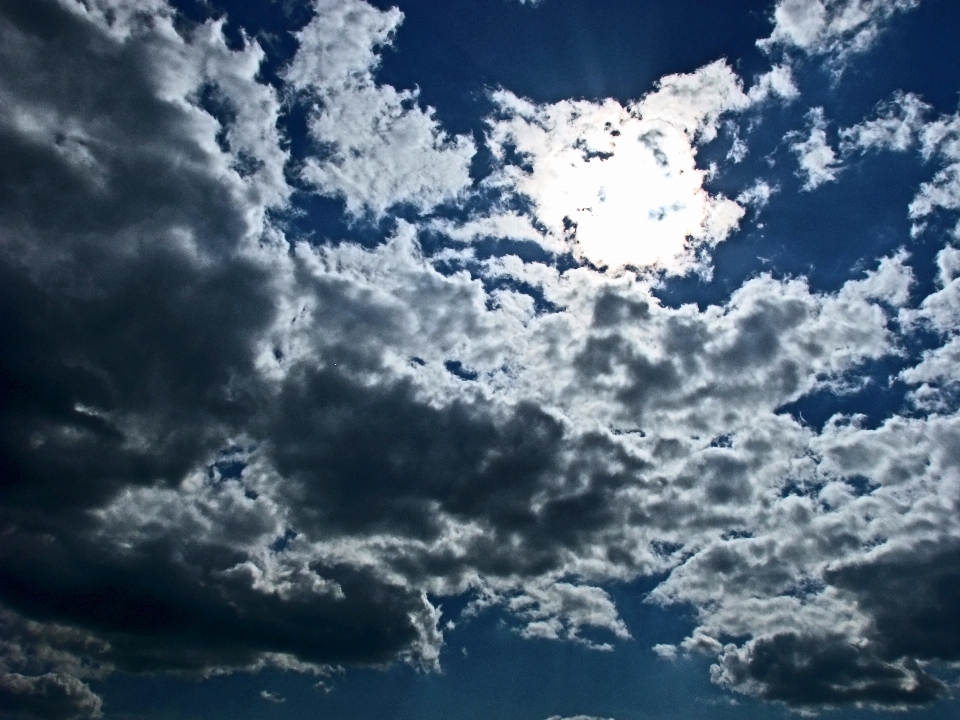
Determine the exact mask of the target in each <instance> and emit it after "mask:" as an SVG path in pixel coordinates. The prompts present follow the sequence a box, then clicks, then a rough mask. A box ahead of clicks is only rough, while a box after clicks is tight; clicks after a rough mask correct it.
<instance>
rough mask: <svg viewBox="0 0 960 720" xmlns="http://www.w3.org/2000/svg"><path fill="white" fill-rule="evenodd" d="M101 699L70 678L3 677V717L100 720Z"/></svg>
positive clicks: (0, 686) (0, 708) (0, 706)
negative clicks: (88, 719)
mask: <svg viewBox="0 0 960 720" xmlns="http://www.w3.org/2000/svg"><path fill="white" fill-rule="evenodd" d="M102 705H103V702H102V700H101V699H100V697H99V696H97V695H96V694H94V693H93V692H92V691H91V690H90V688H89V687H88V686H87V685H86V684H85V683H83V682H81V681H80V680H77V678H75V677H71V676H69V675H59V674H57V673H47V674H46V675H40V676H38V677H28V676H25V675H20V674H18V673H9V674H0V713H10V714H11V715H12V716H13V717H17V718H36V719H37V720H71V718H91V717H92V718H95V717H100V715H101V714H102V713H101V710H100V709H101V707H102Z"/></svg>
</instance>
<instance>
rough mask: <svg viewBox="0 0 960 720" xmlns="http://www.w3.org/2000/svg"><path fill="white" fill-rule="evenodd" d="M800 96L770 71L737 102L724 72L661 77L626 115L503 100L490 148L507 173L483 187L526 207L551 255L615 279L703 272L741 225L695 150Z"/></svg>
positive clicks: (611, 107) (594, 106)
mask: <svg viewBox="0 0 960 720" xmlns="http://www.w3.org/2000/svg"><path fill="white" fill-rule="evenodd" d="M796 92H797V91H796V88H795V87H794V85H793V81H792V77H791V74H790V71H789V69H788V68H784V67H777V68H775V69H774V70H772V71H771V72H769V73H767V74H765V75H763V76H762V77H761V78H760V79H759V80H758V81H757V83H756V85H755V86H754V87H753V88H751V90H750V92H749V94H748V93H745V92H744V90H743V87H742V82H741V81H740V79H739V78H738V77H737V75H736V74H735V73H734V72H733V71H732V70H731V69H730V67H729V66H728V65H727V64H726V63H725V62H723V61H718V62H715V63H712V64H710V65H707V66H705V67H702V68H700V69H699V70H697V71H696V72H693V73H689V74H686V75H669V76H667V77H664V78H662V79H661V80H660V82H659V84H658V87H657V88H656V90H655V91H653V92H651V93H649V94H647V95H646V96H644V97H643V98H642V99H641V100H640V101H638V102H636V103H633V104H630V105H628V106H627V107H623V106H621V105H620V104H619V103H617V102H616V101H614V100H606V101H605V102H602V103H593V102H588V101H562V102H559V103H555V104H552V105H544V106H537V105H534V104H533V103H530V102H528V101H526V100H523V99H521V98H518V97H516V96H515V95H513V94H512V93H510V92H509V91H505V90H501V91H499V92H496V93H495V94H494V101H495V103H496V105H497V110H498V116H497V117H496V118H495V119H494V120H493V121H492V123H491V126H490V132H489V137H488V141H489V143H490V146H491V149H492V150H493V152H494V153H495V154H496V156H497V157H498V159H499V160H500V161H501V162H503V163H504V165H503V167H502V169H501V170H500V171H499V172H498V173H496V174H495V175H494V176H493V177H492V178H490V179H489V180H488V182H489V183H490V184H491V185H494V186H498V187H501V188H507V189H509V190H511V191H513V192H516V193H519V194H520V195H521V196H523V197H526V198H529V200H530V201H532V203H533V208H534V214H535V216H536V220H537V221H538V222H539V223H540V224H541V225H542V226H543V227H544V228H545V229H546V231H547V232H546V234H545V236H544V237H543V238H541V239H540V241H541V242H542V243H543V244H545V246H546V247H547V248H548V249H550V250H554V251H556V250H562V249H564V248H565V246H571V245H572V249H573V251H574V252H575V254H576V255H577V256H578V257H580V258H583V259H585V260H587V261H589V262H591V263H593V264H594V265H596V266H600V267H610V268H611V269H615V268H618V267H623V266H630V267H634V268H647V267H656V268H658V269H661V270H665V271H666V272H667V273H669V274H685V273H687V272H689V271H690V270H691V269H698V270H700V271H701V272H703V271H705V270H706V269H707V265H708V263H707V262H706V261H705V260H704V254H705V253H706V252H707V251H708V250H709V249H710V248H711V247H712V246H714V245H716V243H718V242H720V241H721V240H723V239H725V238H726V237H727V236H728V235H729V234H730V233H731V232H732V231H733V230H734V229H735V228H736V227H737V226H738V223H739V221H740V219H741V217H742V216H743V208H742V207H740V206H739V205H737V203H735V202H734V201H732V200H730V199H728V198H726V197H724V196H723V195H721V194H715V195H711V194H710V193H708V192H707V191H706V190H704V188H703V184H704V179H705V176H706V174H707V173H706V172H705V171H704V170H701V169H699V168H697V164H696V156H697V146H698V145H699V144H702V143H705V142H709V141H711V140H713V139H714V138H716V136H717V131H718V126H719V120H720V117H721V116H722V115H724V114H729V113H737V112H743V111H745V110H747V109H748V108H749V107H751V106H752V105H755V104H758V103H761V102H763V101H765V100H768V99H769V98H774V97H779V98H788V99H789V98H792V97H794V96H795V94H796ZM514 158H516V161H514V162H510V160H514Z"/></svg>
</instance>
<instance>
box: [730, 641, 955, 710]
mask: <svg viewBox="0 0 960 720" xmlns="http://www.w3.org/2000/svg"><path fill="white" fill-rule="evenodd" d="M716 667H717V671H716V672H715V679H717V680H719V681H720V682H721V683H722V684H724V685H728V686H730V687H733V688H736V689H741V690H743V691H746V692H750V693H751V694H756V695H759V696H760V697H762V698H765V699H767V700H780V701H782V702H785V703H787V704H788V705H793V706H799V707H803V706H813V707H817V706H823V705H843V704H850V703H866V704H875V705H887V706H900V705H904V706H910V705H922V704H926V703H929V702H931V701H933V700H936V699H938V698H940V697H942V696H943V695H944V694H945V693H946V686H945V685H944V684H943V683H942V682H941V681H940V680H938V679H936V678H934V677H932V676H930V675H929V674H927V673H926V672H924V671H923V670H921V669H920V668H919V666H918V665H917V664H916V662H915V661H909V660H908V661H905V662H902V663H899V664H894V663H887V662H883V661H882V660H879V659H877V658H876V657H875V656H874V655H873V654H872V653H871V651H870V649H869V648H866V649H865V648H864V647H858V646H856V645H854V644H853V643H851V642H850V640H849V639H848V638H845V637H843V636H837V637H803V636H800V635H797V634H793V633H784V634H779V635H774V636H772V637H769V638H761V639H759V640H756V641H754V642H753V643H751V644H750V645H749V646H748V647H747V649H746V650H745V651H741V652H737V651H735V650H734V651H731V652H728V653H726V654H724V655H723V656H722V657H721V659H720V664H719V666H716ZM751 686H753V687H751Z"/></svg>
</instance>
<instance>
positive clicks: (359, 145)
mask: <svg viewBox="0 0 960 720" xmlns="http://www.w3.org/2000/svg"><path fill="white" fill-rule="evenodd" d="M314 12H315V16H314V18H313V20H311V21H310V23H309V24H308V25H307V26H306V27H304V28H303V29H302V30H300V31H299V32H298V33H297V36H296V37H297V40H298V41H299V43H300V47H299V50H298V51H297V54H296V56H295V57H294V58H293V61H292V62H291V64H290V66H289V67H288V68H287V69H286V71H285V75H284V76H285V79H286V80H287V82H288V83H289V85H290V87H292V88H294V89H297V90H300V91H303V92H305V93H307V95H308V97H309V98H310V99H311V100H312V101H313V103H314V105H313V111H312V113H311V118H310V135H311V137H312V139H313V140H314V142H316V143H317V144H318V145H320V146H321V148H323V151H324V152H323V156H322V157H316V156H314V157H311V158H309V159H308V160H307V161H306V163H305V164H304V166H303V168H302V170H301V175H302V177H303V179H304V180H306V181H307V182H308V183H310V184H311V185H313V186H315V187H316V188H317V189H318V190H319V191H320V192H321V193H322V194H324V195H332V196H337V197H341V198H343V200H344V201H345V203H346V208H347V211H348V212H349V213H351V214H352V215H354V216H358V215H361V214H362V213H364V212H370V213H373V214H374V215H377V216H381V215H383V213H384V212H385V211H386V210H387V208H389V207H391V206H393V205H396V204H398V203H406V204H409V205H412V206H413V207H415V208H417V209H418V210H421V211H429V210H431V209H432V208H433V207H434V206H435V205H437V204H439V203H441V202H444V201H445V200H449V199H452V198H454V197H456V196H457V195H458V194H459V193H461V192H462V191H463V190H464V189H465V188H466V187H467V186H468V185H469V184H470V176H469V169H470V159H471V158H472V157H473V155H474V153H475V151H476V149H475V147H474V144H473V141H472V140H471V139H470V138H469V137H467V136H464V135H461V136H457V137H452V138H451V137H449V136H448V135H447V134H446V132H444V131H443V129H442V128H441V127H440V126H439V124H438V123H437V121H436V120H435V119H434V117H433V110H432V109H430V108H428V109H426V110H424V109H422V108H421V107H420V106H419V104H418V93H417V92H415V91H409V90H408V91H399V90H396V89H395V88H394V87H392V86H390V85H383V84H378V83H377V82H376V80H375V77H374V75H375V72H376V70H377V67H378V65H379V56H378V55H377V50H378V49H380V48H382V47H384V46H385V45H387V44H389V43H390V41H391V38H392V35H393V33H394V31H395V30H396V28H397V26H398V25H399V24H400V23H401V22H402V20H403V13H401V12H400V11H399V10H398V9H397V8H392V9H390V10H385V11H380V10H377V9H376V8H374V7H372V6H371V5H368V4H367V3H365V2H363V1H362V0H316V3H315V6H314Z"/></svg>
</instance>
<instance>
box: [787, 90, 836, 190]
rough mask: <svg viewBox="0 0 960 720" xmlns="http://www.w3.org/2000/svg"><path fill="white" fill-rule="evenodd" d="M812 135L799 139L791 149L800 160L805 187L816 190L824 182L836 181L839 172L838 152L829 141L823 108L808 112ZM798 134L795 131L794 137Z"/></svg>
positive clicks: (801, 175) (805, 188)
mask: <svg viewBox="0 0 960 720" xmlns="http://www.w3.org/2000/svg"><path fill="white" fill-rule="evenodd" d="M807 121H808V123H809V125H810V135H809V137H807V138H806V139H805V140H798V141H797V142H794V143H792V144H791V145H790V149H791V150H792V151H793V152H794V153H795V154H796V155H797V159H798V160H799V161H800V172H799V175H800V177H803V178H804V183H803V189H804V190H815V189H816V188H818V187H820V186H821V185H823V184H824V183H828V182H834V181H836V179H837V174H838V172H839V167H838V158H837V154H836V153H835V152H834V150H833V148H832V147H831V146H830V143H829V142H828V141H827V123H826V120H824V117H823V108H819V107H818V108H813V109H812V110H811V111H810V112H809V113H807ZM796 136H797V134H796V133H794V134H793V137H796Z"/></svg>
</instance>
